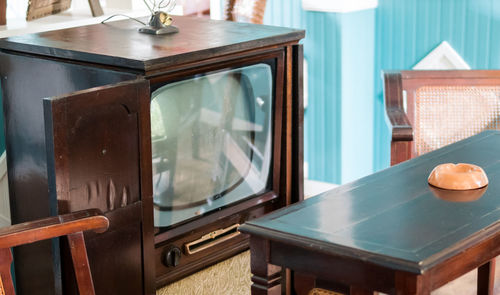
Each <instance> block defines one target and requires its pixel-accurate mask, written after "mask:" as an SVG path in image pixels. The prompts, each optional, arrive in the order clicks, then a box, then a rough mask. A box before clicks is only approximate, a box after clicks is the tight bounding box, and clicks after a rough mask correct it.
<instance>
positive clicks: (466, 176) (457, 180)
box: [427, 163, 488, 190]
mask: <svg viewBox="0 0 500 295" xmlns="http://www.w3.org/2000/svg"><path fill="white" fill-rule="evenodd" d="M427 181H428V182H429V184H430V185H432V186H435V187H437V188H441V189H447V190H473V189H478V188H482V187H485V186H487V185H488V177H487V176H486V173H485V172H484V170H483V169H482V168H481V167H479V166H477V165H473V164H465V163H458V164H453V163H446V164H441V165H438V166H436V167H435V168H434V169H433V170H432V172H431V174H430V175H429V178H428V179H427Z"/></svg>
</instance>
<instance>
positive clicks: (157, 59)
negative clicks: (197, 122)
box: [0, 16, 305, 70]
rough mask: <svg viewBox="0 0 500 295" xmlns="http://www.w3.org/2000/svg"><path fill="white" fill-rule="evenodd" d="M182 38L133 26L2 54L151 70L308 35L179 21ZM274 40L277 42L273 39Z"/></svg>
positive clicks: (57, 36)
mask: <svg viewBox="0 0 500 295" xmlns="http://www.w3.org/2000/svg"><path fill="white" fill-rule="evenodd" d="M173 24H174V25H176V26H177V27H179V30H180V32H179V33H177V34H170V35H160V36H156V35H148V34H141V33H139V32H137V29H138V28H140V27H141V26H142V25H141V24H139V23H137V22H134V21H132V20H124V21H116V22H109V23H105V24H96V25H89V26H84V27H77V28H70V29H64V30H56V31H50V32H43V33H37V34H31V35H24V36H15V37H9V38H5V39H2V40H0V48H2V49H9V50H15V51H20V52H25V53H31V54H40V55H45V56H51V57H58V58H65V59H71V60H78V61H83V62H94V63H99V64H105V65H112V66H119V67H126V68H132V69H136V70H151V69H157V68H162V67H166V66H169V65H174V64H179V63H187V62H192V61H195V60H201V59H207V58H212V57H214V56H221V55H225V54H230V53H235V52H240V51H245V50H250V49H256V48H260V47H266V46H272V45H276V44H284V43H288V42H296V41H297V40H299V39H301V38H303V37H304V35H305V33H304V31H303V30H295V29H289V28H282V27H273V26H263V25H255V24H247V23H233V22H226V21H217V20H209V19H203V18H190V17H181V16H176V17H174V23H173ZM270 37H272V38H270Z"/></svg>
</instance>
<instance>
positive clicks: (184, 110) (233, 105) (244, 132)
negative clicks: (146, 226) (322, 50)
mask: <svg viewBox="0 0 500 295" xmlns="http://www.w3.org/2000/svg"><path fill="white" fill-rule="evenodd" d="M272 84H273V79H272V69H271V66H270V65H268V64H256V65H251V66H247V67H242V68H238V69H231V70H224V71H221V72H217V73H211V74H206V75H198V76H196V77H194V78H191V79H187V80H183V81H179V82H174V83H171V84H168V85H165V86H163V87H161V88H158V89H157V90H156V91H154V92H153V94H152V100H151V141H152V152H153V159H152V160H153V192H154V196H153V198H154V205H155V206H154V207H155V212H154V218H155V226H157V227H168V226H171V225H174V224H177V223H179V222H183V221H186V220H188V219H191V218H193V217H196V216H200V215H202V214H205V213H207V212H210V211H212V210H216V209H217V208H220V207H224V206H226V205H228V204H231V203H234V202H237V201H240V200H242V199H245V198H248V197H250V196H253V195H255V194H258V193H262V192H265V191H266V190H268V184H269V183H270V182H269V175H270V168H271V156H272V140H271V136H272V120H271V119H272V101H273V99H272V96H273V95H272V93H273V85H272Z"/></svg>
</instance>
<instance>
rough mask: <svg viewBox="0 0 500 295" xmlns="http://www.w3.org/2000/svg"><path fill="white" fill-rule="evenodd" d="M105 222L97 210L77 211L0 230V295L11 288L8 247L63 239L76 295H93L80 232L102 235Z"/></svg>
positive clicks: (12, 288) (5, 293)
mask: <svg viewBox="0 0 500 295" xmlns="http://www.w3.org/2000/svg"><path fill="white" fill-rule="evenodd" d="M108 226H109V221H108V219H107V218H106V217H105V216H103V215H102V214H101V212H100V211H99V210H97V209H90V210H85V211H78V212H74V213H70V214H65V215H59V216H56V217H50V218H45V219H41V220H37V221H32V222H26V223H21V224H17V225H13V226H9V227H4V228H0V294H1V295H13V294H14V286H13V282H12V276H11V273H10V269H11V263H12V254H11V249H10V248H12V247H16V246H19V245H24V244H30V243H34V242H38V241H41V240H46V239H52V238H56V237H60V236H66V237H67V238H68V242H69V248H70V251H71V256H72V259H73V265H74V270H75V275H76V281H77V283H78V291H79V293H80V295H94V294H95V292H94V284H93V282H92V276H91V273H90V268H89V262H88V259H87V250H86V248H85V240H84V237H83V232H84V231H88V230H93V231H95V232H104V231H106V230H107V228H108Z"/></svg>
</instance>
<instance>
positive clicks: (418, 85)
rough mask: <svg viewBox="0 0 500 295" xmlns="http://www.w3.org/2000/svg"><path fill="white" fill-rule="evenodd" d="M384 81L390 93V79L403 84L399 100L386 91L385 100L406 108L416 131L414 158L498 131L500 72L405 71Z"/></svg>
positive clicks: (412, 150) (499, 124) (499, 121)
mask: <svg viewBox="0 0 500 295" xmlns="http://www.w3.org/2000/svg"><path fill="white" fill-rule="evenodd" d="M391 75H392V79H390V78H391V77H390V76H391ZM394 76H396V78H395V77H394ZM385 78H386V89H387V88H388V87H391V86H390V85H387V83H388V82H387V81H388V80H390V81H392V82H389V83H395V84H397V83H400V86H399V87H400V88H399V89H400V90H399V91H401V93H400V95H395V91H392V94H390V93H391V91H386V97H385V99H386V103H387V104H388V105H390V104H392V105H396V104H399V105H400V106H401V105H402V106H404V107H405V112H406V114H407V118H408V120H409V122H410V125H411V126H412V129H413V144H412V145H411V157H415V156H419V155H422V154H424V153H427V152H429V151H432V150H435V149H437V148H440V147H442V146H445V145H448V144H451V143H453V142H456V141H459V140H461V139H464V138H467V137H470V136H472V135H475V134H477V133H480V132H481V131H484V130H486V129H500V71H475V70H474V71H471V70H452V71H401V72H399V73H391V74H389V75H387V74H386V77H385ZM398 79H399V81H398ZM393 89H398V88H397V87H396V88H393ZM388 95H389V96H388ZM391 100H392V101H391ZM394 100H398V102H396V101H394Z"/></svg>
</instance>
